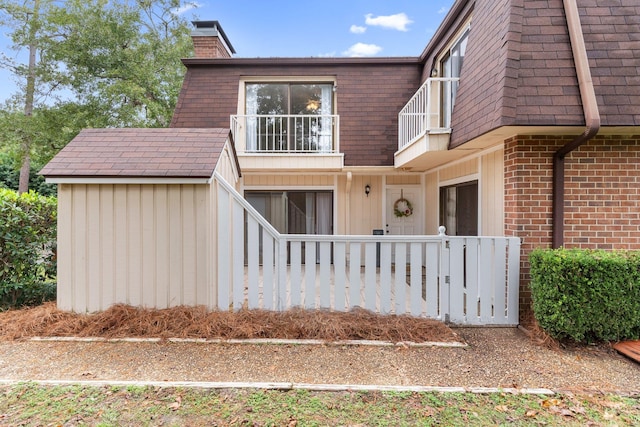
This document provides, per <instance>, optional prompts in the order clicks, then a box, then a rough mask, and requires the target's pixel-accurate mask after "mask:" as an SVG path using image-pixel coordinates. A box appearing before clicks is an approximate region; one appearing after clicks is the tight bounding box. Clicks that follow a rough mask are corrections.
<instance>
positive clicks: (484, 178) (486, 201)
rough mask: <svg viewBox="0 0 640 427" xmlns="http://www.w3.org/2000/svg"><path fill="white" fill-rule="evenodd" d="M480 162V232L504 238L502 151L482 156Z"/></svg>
mask: <svg viewBox="0 0 640 427" xmlns="http://www.w3.org/2000/svg"><path fill="white" fill-rule="evenodd" d="M480 162H481V166H482V167H481V171H480V183H479V191H480V231H481V234H482V235H484V236H504V223H505V218H504V149H500V150H495V151H492V152H490V153H488V154H485V155H483V156H482V157H481V158H480Z"/></svg>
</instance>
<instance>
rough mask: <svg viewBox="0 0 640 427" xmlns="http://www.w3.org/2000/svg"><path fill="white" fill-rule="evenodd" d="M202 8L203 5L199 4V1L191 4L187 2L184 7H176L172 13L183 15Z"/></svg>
mask: <svg viewBox="0 0 640 427" xmlns="http://www.w3.org/2000/svg"><path fill="white" fill-rule="evenodd" d="M202 6H203V4H201V3H198V2H197V1H190V2H186V3H185V4H184V5H182V6H180V7H176V8H175V9H173V10H172V12H173V14H174V15H182V14H184V13H187V12H189V11H190V10H193V9H198V8H200V7H202Z"/></svg>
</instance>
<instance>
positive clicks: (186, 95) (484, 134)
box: [43, 0, 640, 322]
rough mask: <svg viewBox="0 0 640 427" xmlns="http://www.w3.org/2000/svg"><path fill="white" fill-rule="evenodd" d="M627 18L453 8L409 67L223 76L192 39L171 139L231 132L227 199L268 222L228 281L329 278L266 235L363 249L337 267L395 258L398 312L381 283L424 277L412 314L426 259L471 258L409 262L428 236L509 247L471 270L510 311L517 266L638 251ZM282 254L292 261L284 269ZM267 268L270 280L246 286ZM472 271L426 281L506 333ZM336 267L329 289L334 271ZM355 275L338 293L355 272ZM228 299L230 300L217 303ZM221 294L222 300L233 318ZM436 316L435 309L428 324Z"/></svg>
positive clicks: (635, 64) (385, 270) (361, 63)
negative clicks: (233, 162) (191, 132)
mask: <svg viewBox="0 0 640 427" xmlns="http://www.w3.org/2000/svg"><path fill="white" fill-rule="evenodd" d="M638 16H640V5H637V4H636V2H634V1H630V0H618V1H615V0H613V1H607V2H601V1H598V0H577V1H570V0H567V1H564V2H563V1H561V0H539V1H522V0H519V1H495V0H457V1H456V2H455V3H454V5H453V6H452V8H451V10H450V11H449V13H448V14H447V16H446V17H445V19H444V21H443V22H442V24H441V26H440V27H439V29H438V30H437V31H436V33H435V35H434V36H433V38H432V39H431V41H430V42H429V43H428V45H427V46H426V47H425V49H424V51H423V52H422V54H421V55H420V56H418V57H409V58H236V57H233V54H234V53H235V51H234V49H233V47H232V45H231V42H230V40H229V39H228V37H227V36H226V34H225V33H224V31H223V30H222V28H221V26H220V24H219V23H218V22H217V21H204V22H196V23H194V24H195V27H196V29H195V31H194V34H193V39H194V47H195V56H194V58H189V59H185V60H184V61H183V62H184V64H185V66H186V67H187V73H186V76H185V80H184V84H183V88H182V91H181V94H180V98H179V100H178V104H177V107H176V110H175V114H174V117H173V120H172V123H171V128H172V129H174V130H179V129H186V130H188V129H192V128H195V129H227V128H228V129H230V130H231V136H232V141H233V145H234V147H235V152H236V153H237V160H238V164H239V170H241V172H242V173H241V177H239V178H238V180H237V183H234V184H235V189H228V191H232V190H233V191H235V190H237V192H238V194H240V195H241V196H242V198H243V200H244V201H246V202H248V204H249V205H250V206H245V207H244V208H246V210H247V212H250V213H251V215H254V214H255V215H256V217H260V218H263V219H266V221H267V222H268V224H265V223H262V222H260V220H256V224H258V223H259V225H256V227H257V228H256V229H260V230H262V233H261V234H260V233H259V232H252V231H251V227H250V226H249V227H248V228H247V227H246V226H245V231H244V232H245V233H246V236H245V237H246V238H247V239H248V240H249V242H253V243H256V242H257V243H256V245H257V246H259V251H260V254H254V255H251V250H250V249H248V248H244V249H243V251H244V253H243V256H244V262H245V264H247V260H248V259H250V258H251V257H253V258H254V259H256V260H259V264H260V267H255V268H254V270H253V273H251V271H252V270H251V268H249V273H248V274H249V276H251V274H253V276H256V277H257V275H259V274H268V276H269V278H271V276H272V275H277V274H279V272H280V273H281V272H282V271H284V270H285V269H288V268H289V267H287V266H288V265H289V263H291V272H290V273H287V274H291V275H292V276H291V277H293V276H295V277H297V276H299V275H305V274H307V273H308V272H309V270H310V269H307V270H306V272H305V273H300V272H299V271H298V272H297V273H294V271H293V270H294V268H293V264H294V263H293V259H294V258H295V259H297V258H300V257H301V258H303V259H304V258H305V257H307V256H309V257H311V258H308V259H307V265H309V264H310V263H311V262H312V261H317V262H318V263H319V265H321V267H319V269H320V270H322V269H323V267H322V265H323V264H322V262H321V258H322V257H323V255H321V254H322V253H324V254H325V255H324V259H331V260H333V261H335V260H336V259H338V258H339V257H340V256H341V255H342V251H343V249H344V248H343V247H342V246H339V245H338V243H337V242H336V241H335V240H334V241H332V243H331V245H328V246H326V247H325V246H323V242H324V238H320V237H319V238H318V240H317V241H315V242H314V244H313V245H312V244H310V242H308V241H307V243H306V244H304V243H300V242H298V243H294V242H293V241H291V240H288V241H287V242H286V244H285V243H281V242H280V241H279V240H277V239H276V240H275V241H274V243H269V244H267V243H266V242H267V241H268V239H269V238H270V237H268V235H274V236H275V235H278V233H281V234H282V235H287V236H292V235H295V234H303V235H306V236H308V235H319V236H321V235H322V236H324V235H333V236H367V235H372V234H376V235H379V234H383V235H384V236H382V237H381V238H379V242H382V246H381V247H380V246H379V247H376V246H375V245H376V243H375V240H371V241H369V240H366V239H365V238H364V237H362V238H361V239H360V240H359V241H361V242H362V244H363V245H364V246H363V247H366V249H363V251H362V252H360V250H359V249H358V251H357V252H354V253H350V254H348V255H347V256H346V258H345V259H348V260H351V261H353V260H354V259H356V258H357V259H360V258H362V259H364V258H367V257H370V258H367V259H369V260H370V259H374V260H375V259H376V258H378V260H377V263H378V264H380V258H384V259H387V258H392V257H395V258H394V259H395V262H394V263H392V264H391V267H389V266H388V264H385V263H384V262H383V263H382V264H383V265H382V264H381V265H380V266H379V270H380V273H379V274H380V275H381V276H383V274H384V275H385V276H384V277H386V278H388V279H389V280H392V281H393V282H394V283H395V284H397V285H398V287H396V288H395V293H394V295H395V298H396V299H397V298H400V296H399V295H400V294H401V293H402V291H401V288H400V286H401V285H400V283H401V282H402V286H404V278H399V277H401V276H404V274H402V275H400V274H396V272H398V273H399V272H400V271H399V270H396V269H395V267H393V266H396V265H399V263H403V262H405V258H404V257H409V258H410V259H411V260H410V261H408V264H410V265H411V266H412V268H413V267H414V266H415V265H416V264H417V265H419V267H420V268H418V267H416V268H415V270H414V269H412V270H411V272H410V273H408V274H407V276H411V280H412V281H413V280H414V279H415V280H417V281H418V280H420V278H422V277H423V276H424V277H425V278H424V280H423V281H422V284H421V285H417V286H413V285H410V289H411V290H410V291H409V292H410V293H411V295H414V296H418V297H419V296H420V295H422V297H423V299H425V297H424V295H428V294H429V289H430V288H429V286H430V285H429V283H431V282H429V280H431V279H429V276H430V274H431V271H432V268H430V267H429V266H428V265H426V263H428V262H429V260H430V259H431V258H434V257H435V258H437V259H438V260H439V261H438V263H440V264H442V262H441V261H442V260H443V259H445V258H446V259H449V258H459V259H461V260H463V259H469V258H470V255H469V254H472V253H474V254H475V252H474V251H476V249H473V248H474V247H475V246H474V245H476V243H473V245H472V244H471V243H470V242H471V240H468V241H467V240H465V241H463V242H462V243H459V244H458V243H453V244H452V245H451V247H452V248H453V247H456V248H459V252H457V253H456V254H457V255H456V256H455V257H454V256H453V255H452V254H453V252H452V254H449V253H447V254H445V255H443V253H442V252H429V251H430V250H431V249H429V248H430V247H429V246H428V245H427V246H423V247H417V246H411V245H413V244H417V243H416V242H414V241H413V240H411V236H422V235H437V234H438V233H439V231H438V230H439V227H440V226H444V227H445V229H446V234H447V235H449V236H451V239H454V236H495V237H498V238H507V239H512V238H517V239H519V241H521V252H519V256H516V255H514V254H513V252H512V251H511V248H512V246H513V244H512V243H504V244H502V245H503V246H501V248H502V249H491V250H490V251H489V250H487V251H484V252H491V253H500V254H507V253H508V254H509V255H506V259H507V261H506V262H507V265H510V266H512V265H513V263H514V262H515V263H516V264H518V263H519V264H520V265H519V266H520V269H519V273H517V274H519V276H520V277H519V279H520V280H519V281H518V282H519V283H520V289H519V296H518V294H516V297H515V298H519V299H520V307H527V306H528V304H529V302H530V294H529V291H528V280H529V277H528V263H527V254H528V253H529V252H530V251H531V250H532V249H533V248H536V247H550V246H555V247H557V246H566V247H585V248H595V247H598V248H625V249H640V239H639V237H640V232H639V230H638V224H639V222H638V219H639V215H640V213H639V212H640V211H639V210H638V208H637V205H638V202H639V201H640V191H639V187H640V182H639V180H638V173H637V166H638V163H639V162H640V145H639V144H640V77H639V74H640V73H639V72H640V21H639V20H638ZM43 173H44V174H45V175H46V176H49V175H47V174H48V173H49V172H47V171H46V170H45V171H44V172H43ZM58 182H60V181H58ZM225 188H226V187H225ZM225 191H227V190H225ZM237 203H242V202H239V201H238V202H237ZM243 206H244V205H243ZM230 215H231V217H234V214H233V213H232V214H230ZM237 227H238V229H237V230H238V232H240V233H241V232H242V227H240V225H237ZM270 227H271V228H270ZM224 232H225V233H226V231H224ZM251 233H253V234H251ZM252 236H253V237H252ZM394 236H395V238H397V239H401V238H402V239H405V240H403V241H404V242H408V243H407V245H409V246H407V248H408V249H406V250H405V249H402V247H401V246H398V245H399V240H398V241H397V242H396V241H394V243H393V244H391V241H392V239H393V238H394ZM288 238H289V237H288ZM218 240H219V237H218ZM387 242H389V245H390V246H387ZM452 242H457V240H452ZM474 242H475V241H474ZM478 242H479V241H478ZM506 242H513V240H506ZM296 245H298V246H300V247H302V249H296V250H299V253H297V254H296V255H294V254H293V252H292V253H289V252H287V251H289V250H290V248H293V247H296V248H298V246H296ZM332 245H333V246H332ZM346 245H347V247H351V246H350V245H353V242H351V243H346ZM393 245H395V246H393ZM478 245H479V246H478V247H481V246H480V245H481V244H480V243H478ZM356 246H357V245H356ZM266 247H271V249H269V253H268V256H267V258H264V257H265V255H264V254H263V252H262V250H263V249H264V248H266ZM446 247H447V250H448V248H449V244H448V243H447V245H446ZM507 247H509V249H508V250H507V249H505V248H507ZM323 248H324V249H323ZM292 250H293V249H292ZM452 250H453V249H452ZM323 251H324V252H323ZM470 251H471V252H470ZM218 252H220V250H218ZM480 252H483V250H478V253H480ZM417 253H419V254H418V255H416V254H417ZM398 254H400V255H398ZM398 256H400V257H402V258H398ZM413 256H415V258H412V257H413ZM276 258H278V259H279V261H273V260H274V259H276ZM399 260H402V261H399ZM218 261H221V260H220V259H219V260H218ZM272 262H275V263H276V264H277V262H280V263H281V264H278V265H277V266H276V267H274V268H273V269H269V272H268V273H267V272H266V271H267V270H265V271H263V270H261V269H262V268H263V267H262V266H266V265H267V264H269V265H270V264H272ZM363 262H364V263H365V264H366V263H367V262H369V261H366V260H365V261H363ZM464 262H467V261H464ZM249 264H250V263H249ZM354 264H355V263H353V262H351V265H354ZM484 264H485V263H484V261H478V262H477V263H476V264H473V265H472V266H470V265H469V264H468V263H467V264H464V266H462V264H460V265H459V266H458V267H451V268H450V269H449V270H447V273H446V274H444V275H442V276H440V273H438V272H436V273H434V274H436V275H438V277H439V278H436V279H433V280H435V281H436V282H437V283H438V286H442V285H443V284H444V283H446V284H447V286H449V285H450V284H451V283H456V285H455V286H454V285H453V284H451V285H450V286H451V288H452V289H453V288H456V289H458V290H457V291H456V292H458V295H457V296H458V297H460V299H461V300H464V301H465V304H467V305H465V306H464V307H463V308H458V309H457V310H459V312H460V313H462V315H463V317H465V318H467V317H468V316H469V312H470V311H472V310H475V308H474V307H475V305H477V306H478V307H480V306H482V307H484V308H482V309H481V310H480V311H482V314H478V317H483V318H485V319H486V318H487V316H489V317H492V316H493V314H494V313H495V312H502V311H505V310H506V311H510V316H511V317H510V318H511V322H513V311H514V307H513V305H514V304H513V298H514V297H513V294H510V295H509V296H508V298H507V299H508V300H509V302H510V306H509V308H505V307H506V306H505V304H502V303H501V304H496V303H495V299H497V298H499V297H498V296H499V294H500V293H501V292H502V293H503V294H504V293H505V292H504V291H505V287H504V286H503V287H497V288H496V290H495V293H494V294H492V296H491V297H490V298H486V297H477V301H476V295H475V293H474V292H475V289H476V288H478V289H479V288H480V287H482V286H481V285H480V284H478V283H479V282H478V283H475V282H474V281H475V280H476V279H474V277H475V276H476V275H477V274H476V271H479V270H481V269H482V268H483V266H484ZM336 265H340V271H342V262H338V263H336ZM345 265H346V266H347V267H346V268H350V267H349V261H347V263H346V264H345ZM423 267H425V268H424V269H423ZM218 268H221V266H220V265H218ZM326 268H327V269H329V268H331V269H333V268H334V267H326ZM357 269H358V271H357V272H356V273H353V271H355V270H353V271H352V272H351V273H350V274H353V275H352V276H349V277H351V279H352V283H353V280H354V278H355V277H356V276H357V275H359V274H360V271H359V269H360V263H357ZM232 270H233V271H229V272H226V273H224V274H223V275H222V276H218V279H220V278H221V277H222V278H225V277H229V278H231V276H233V274H232V273H233V272H235V273H236V274H235V276H233V277H236V279H232V280H240V279H237V277H238V276H240V275H241V274H243V273H244V272H243V271H242V266H241V265H238V266H235V267H233V269H232ZM503 270H507V269H506V268H505V264H504V263H503V264H500V263H498V264H496V267H495V268H493V269H492V270H491V272H489V273H487V274H488V276H487V277H492V278H495V277H497V276H500V277H502V276H504V274H505V273H504V271H503ZM287 271H288V270H287ZM296 271H297V270H296ZM326 271H331V274H333V273H334V270H326ZM425 271H426V272H425ZM458 271H462V272H461V273H459V274H460V277H461V278H458V279H456V277H457V276H455V275H456V274H458V273H457V272H458ZM335 272H338V269H337V267H336V270H335ZM471 273H473V274H471ZM312 274H313V273H312ZM319 274H320V276H319V277H325V278H327V277H329V275H325V276H322V272H321V273H319ZM327 274H329V273H327ZM344 274H346V273H344ZM364 274H365V275H366V274H367V273H364ZM371 274H372V276H371V277H373V275H374V274H376V273H371ZM506 274H507V276H511V274H513V270H508V272H507V273H506ZM274 277H275V276H274ZM312 277H315V276H312ZM331 277H333V276H331ZM391 277H393V279H390V278H391ZM516 279H517V278H516ZM289 280H290V277H289V276H287V277H284V276H283V277H280V278H279V279H277V280H276V282H275V284H274V285H273V286H275V287H276V288H280V289H281V290H284V289H285V288H286V287H287V286H289V285H288V281H289ZM492 280H493V281H494V282H495V281H497V282H500V280H497V279H496V280H494V279H492ZM312 281H313V280H312V279H308V280H307V282H306V283H305V284H304V285H303V288H305V287H306V286H312V285H311V284H310V283H311V282H312ZM320 281H321V282H322V280H320ZM379 282H380V283H382V282H385V280H382V279H379ZM472 282H473V283H472ZM219 283H221V282H220V280H219V281H218V284H219ZM412 283H413V282H412ZM492 286H493V285H492ZM501 286H502V285H501ZM512 286H513V282H509V284H508V285H507V288H508V289H511V287H512ZM242 288H243V284H242V283H241V282H237V283H235V282H234V285H233V289H234V290H236V291H238V292H239V291H240V290H241V289H242ZM470 288H472V289H474V292H470V291H469V289H470ZM305 289H306V292H310V289H311V288H305ZM372 289H373V288H372ZM425 289H426V290H425ZM439 289H440V288H439ZM296 290H299V289H296ZM227 291H228V290H225V292H224V295H223V296H222V299H223V300H224V299H225V298H231V299H233V301H234V304H236V305H237V304H239V303H240V302H241V299H239V300H235V299H234V298H235V297H233V298H232V297H230V296H229V295H228V292H227ZM229 292H231V291H229ZM238 292H236V294H237V293H238ZM332 292H333V291H332ZM367 292H368V291H366V290H365V293H367ZM370 292H371V295H377V294H378V293H379V290H376V289H373V290H371V291H370ZM384 292H386V293H389V292H391V291H390V290H388V289H387V290H384ZM384 292H383V293H384ZM295 293H296V292H293V293H289V294H288V295H289V296H288V297H283V296H282V295H280V297H275V299H276V300H278V298H285V299H286V298H290V297H291V295H292V294H295ZM438 293H439V294H442V292H438ZM260 295H262V294H260ZM350 296H351V298H357V292H355V293H354V294H351V295H350ZM219 298H220V295H219ZM255 298H258V297H255ZM319 298H320V299H321V300H322V299H323V298H324V299H325V301H328V298H330V295H329V294H326V295H324V297H323V296H320V297H319ZM378 298H379V296H378ZM447 298H450V299H451V301H453V300H454V299H456V298H454V295H453V294H452V295H448V296H447ZM487 299H491V301H490V302H487ZM428 300H429V298H428V297H427V298H426V302H425V301H423V303H424V304H426V305H427V306H429V304H431V303H430V302H429V301H428ZM296 301H297V302H300V300H296ZM296 301H294V303H295V302H296ZM451 301H449V300H447V301H446V304H445V302H443V301H442V300H439V301H437V302H436V303H434V304H435V306H437V308H438V309H441V308H442V306H443V305H448V304H449V303H450V302H451ZM254 302H255V301H254ZM476 302H477V304H476ZM342 303H344V301H342V300H341V301H340V304H337V305H342ZM451 303H452V304H453V302H451ZM305 304H306V302H305ZM377 304H378V306H379V305H380V304H381V303H380V301H378V302H377ZM396 304H398V303H397V301H396ZM456 304H457V303H456ZM460 304H462V303H460ZM249 305H250V306H251V304H249ZM294 305H295V304H294ZM347 305H349V304H347ZM352 305H353V304H352ZM356 305H357V304H356ZM400 305H402V304H400ZM506 305H509V304H506ZM515 305H516V306H517V303H516V304H515ZM398 306H399V305H396V308H397V307H398ZM383 311H384V310H383ZM411 311H412V312H413V309H412V310H411ZM417 311H418V312H420V310H419V309H417ZM487 311H491V314H488V313H487ZM516 311H517V308H516ZM474 316H475V315H474ZM516 317H517V316H516Z"/></svg>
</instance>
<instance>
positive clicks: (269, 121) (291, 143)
mask: <svg viewBox="0 0 640 427" xmlns="http://www.w3.org/2000/svg"><path fill="white" fill-rule="evenodd" d="M231 131H232V133H233V137H234V140H235V142H236V148H237V149H238V151H239V152H241V153H337V152H339V145H338V135H339V134H340V129H339V116H337V115H313V114H312V115H291V114H289V115H263V114H253V115H234V116H231Z"/></svg>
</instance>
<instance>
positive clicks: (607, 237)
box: [504, 135, 640, 310]
mask: <svg viewBox="0 0 640 427" xmlns="http://www.w3.org/2000/svg"><path fill="white" fill-rule="evenodd" d="M572 139H573V137H569V136H561V137H558V136H517V137H515V138H511V139H508V140H506V141H505V152H504V153H505V154H504V156H505V158H504V161H505V235H507V236H517V237H520V238H521V239H522V258H521V266H520V268H521V269H520V275H521V277H520V287H521V289H520V298H521V300H520V305H521V309H525V310H526V309H527V308H528V307H529V305H530V302H531V293H530V291H529V282H530V275H529V262H528V254H529V253H530V252H531V251H532V250H533V249H535V248H549V247H551V236H552V220H551V215H552V169H553V165H552V163H553V153H554V152H555V151H556V150H557V149H558V148H559V147H561V146H562V145H564V144H566V143H567V142H569V141H571V140H572ZM638 170H640V135H635V136H596V137H595V138H594V139H593V140H591V141H589V142H588V143H587V144H586V145H583V146H582V147H580V148H578V149H577V150H576V151H573V152H572V153H570V154H569V155H568V156H567V157H566V159H565V233H564V246H565V247H567V248H592V249H596V248H598V249H640V209H639V207H640V174H639V173H638Z"/></svg>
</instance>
